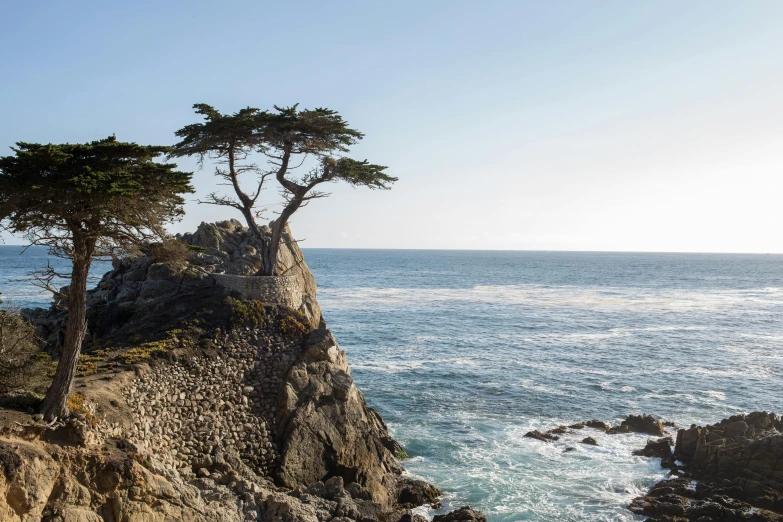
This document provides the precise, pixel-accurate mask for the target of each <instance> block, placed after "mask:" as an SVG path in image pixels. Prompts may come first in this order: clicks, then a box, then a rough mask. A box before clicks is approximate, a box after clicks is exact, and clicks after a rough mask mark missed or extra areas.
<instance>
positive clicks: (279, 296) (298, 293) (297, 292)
mask: <svg viewBox="0 0 783 522" xmlns="http://www.w3.org/2000/svg"><path fill="white" fill-rule="evenodd" d="M211 276H212V277H213V278H214V279H215V281H216V282H217V284H219V285H220V286H223V287H225V288H229V289H231V290H236V291H237V292H239V293H240V294H242V296H243V297H245V298H247V299H257V300H259V301H261V302H263V303H267V304H276V305H280V306H286V307H288V308H292V309H294V310H298V309H299V307H301V306H302V299H303V294H304V292H303V289H302V285H301V282H300V280H299V278H297V277H293V276H268V277H262V276H241V275H229V274H211Z"/></svg>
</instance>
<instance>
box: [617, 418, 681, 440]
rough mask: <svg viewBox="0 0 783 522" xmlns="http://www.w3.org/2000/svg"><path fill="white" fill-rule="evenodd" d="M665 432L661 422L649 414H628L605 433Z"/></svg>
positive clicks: (658, 433) (650, 433) (653, 433)
mask: <svg viewBox="0 0 783 522" xmlns="http://www.w3.org/2000/svg"><path fill="white" fill-rule="evenodd" d="M665 432H666V430H665V429H664V426H663V423H662V422H661V421H659V420H658V419H656V418H655V417H652V416H651V415H629V416H628V417H626V419H625V420H624V421H623V422H621V423H620V425H619V426H615V427H614V428H610V429H609V430H608V431H607V433H611V434H615V433H646V434H647V435H657V436H659V437H660V436H663V434H664V433H665Z"/></svg>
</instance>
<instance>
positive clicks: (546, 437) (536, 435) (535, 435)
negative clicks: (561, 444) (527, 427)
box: [525, 430, 560, 442]
mask: <svg viewBox="0 0 783 522" xmlns="http://www.w3.org/2000/svg"><path fill="white" fill-rule="evenodd" d="M525 437H528V438H530V439H536V440H540V441H542V442H553V441H556V440H560V437H558V436H557V435H552V434H550V433H541V432H540V431H538V430H533V431H528V432H527V433H525Z"/></svg>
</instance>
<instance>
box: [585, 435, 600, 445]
mask: <svg viewBox="0 0 783 522" xmlns="http://www.w3.org/2000/svg"><path fill="white" fill-rule="evenodd" d="M582 444H587V445H588V446H598V441H597V440H595V439H594V438H593V437H585V438H584V439H582Z"/></svg>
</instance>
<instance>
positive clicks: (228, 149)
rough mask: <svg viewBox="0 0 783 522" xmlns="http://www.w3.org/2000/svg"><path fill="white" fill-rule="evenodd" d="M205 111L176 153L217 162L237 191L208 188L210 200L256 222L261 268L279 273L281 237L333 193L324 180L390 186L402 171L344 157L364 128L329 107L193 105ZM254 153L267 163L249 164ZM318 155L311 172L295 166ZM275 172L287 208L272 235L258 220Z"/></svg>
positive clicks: (183, 135)
mask: <svg viewBox="0 0 783 522" xmlns="http://www.w3.org/2000/svg"><path fill="white" fill-rule="evenodd" d="M193 108H194V109H195V110H196V113H197V114H201V115H202V116H204V119H205V121H204V122H203V123H194V124H192V125H187V126H185V127H183V128H182V129H180V130H178V131H177V132H176V135H177V136H178V137H180V138H182V141H180V142H179V143H178V144H177V145H175V150H174V153H173V155H174V156H194V155H195V156H198V157H199V159H200V160H201V161H202V162H203V160H204V158H211V159H215V160H217V161H218V163H219V166H218V167H217V168H216V169H215V174H216V175H217V176H218V177H221V178H223V179H224V180H226V181H227V182H228V184H229V185H231V187H232V188H233V190H234V193H235V194H236V198H233V197H230V196H224V195H220V194H218V193H217V192H213V193H211V194H209V196H208V199H207V200H206V201H204V203H209V204H213V205H224V206H229V207H232V208H236V209H237V210H239V211H240V212H241V213H242V215H243V216H244V218H245V221H247V225H248V227H249V229H250V230H251V231H252V232H253V234H254V235H255V236H256V237H257V239H258V240H259V242H260V243H261V245H262V252H261V258H262V265H261V270H260V271H259V272H258V275H264V276H270V275H274V273H275V272H274V271H275V265H276V264H277V253H278V250H279V248H280V240H281V238H282V235H283V231H284V230H285V227H286V224H287V223H288V220H289V218H290V217H291V216H292V215H293V214H294V213H295V212H296V211H297V210H299V208H301V207H302V206H304V205H306V204H307V203H308V202H310V201H311V200H313V199H318V198H324V197H327V196H329V194H328V193H326V192H323V191H321V190H318V186H319V185H321V184H323V183H329V182H333V181H344V182H346V183H348V184H350V185H353V186H363V187H368V188H371V189H389V188H391V185H392V184H393V183H394V182H395V181H397V178H395V177H392V176H389V175H388V174H386V173H385V172H384V171H385V170H386V167H383V166H381V165H375V164H372V163H369V162H368V161H367V160H363V161H358V160H354V159H351V158H347V157H345V156H344V154H346V153H347V152H349V147H350V146H351V145H354V144H355V143H356V142H358V141H359V140H361V139H362V138H363V137H364V135H363V134H362V133H361V132H359V131H357V130H355V129H351V128H350V127H348V123H347V122H346V121H345V120H343V118H342V117H341V116H340V115H339V114H338V113H337V112H335V111H333V110H330V109H323V108H321V109H312V110H309V109H305V110H299V109H298V105H294V106H291V107H285V108H282V107H277V106H275V108H274V111H273V112H268V111H261V110H260V109H255V108H252V107H248V108H246V109H242V110H241V111H239V112H237V113H234V114H221V113H220V112H218V111H217V110H216V109H214V108H213V107H211V106H209V105H206V104H203V103H201V104H196V105H194V106H193ZM253 153H260V154H262V155H264V156H266V158H267V160H268V167H266V168H264V167H259V166H258V165H256V164H253V163H243V162H244V161H246V160H247V158H248V157H249V156H250V155H251V154H253ZM307 158H311V159H312V160H313V162H312V166H311V167H310V168H309V170H307V171H306V173H304V174H301V175H296V174H295V173H294V170H295V169H296V168H299V167H301V166H302V165H304V164H305V161H306V159H307ZM248 173H252V174H255V175H256V182H255V184H254V186H253V190H252V192H250V193H248V192H245V191H244V190H243V189H242V187H241V185H240V179H239V178H240V176H242V175H243V174H248ZM269 177H274V178H275V179H276V180H277V182H278V184H279V188H280V193H281V195H282V197H283V210H282V211H281V212H280V215H279V217H278V218H277V219H276V220H275V221H274V223H273V224H272V233H271V236H265V235H264V234H263V233H262V231H261V228H260V227H259V226H258V224H257V223H256V218H257V217H259V215H260V209H259V208H258V206H257V202H258V198H259V196H260V194H261V191H262V190H263V188H264V183H265V181H266V179H267V178H269Z"/></svg>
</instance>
